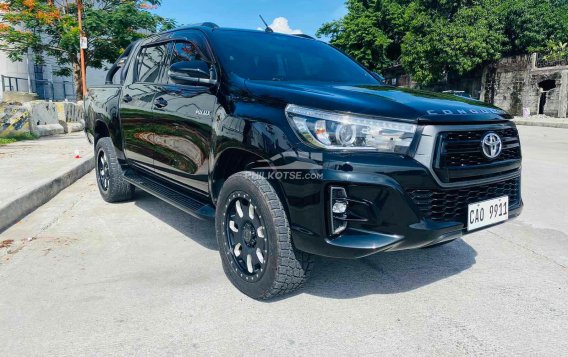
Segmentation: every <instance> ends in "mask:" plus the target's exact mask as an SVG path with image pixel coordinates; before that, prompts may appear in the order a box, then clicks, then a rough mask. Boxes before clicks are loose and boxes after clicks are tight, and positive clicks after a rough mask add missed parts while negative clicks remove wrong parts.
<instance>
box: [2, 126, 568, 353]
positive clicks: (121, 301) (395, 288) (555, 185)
mask: <svg viewBox="0 0 568 357" xmlns="http://www.w3.org/2000/svg"><path fill="white" fill-rule="evenodd" d="M520 131H521V138H522V141H523V144H524V157H525V161H524V166H523V170H524V176H523V194H524V200H525V204H526V208H525V211H524V213H523V215H522V216H521V217H520V218H519V219H517V220H515V221H512V222H509V223H506V224H504V225H499V226H496V227H494V228H491V229H489V230H485V231H482V232H479V233H475V234H472V235H469V236H467V237H465V238H464V239H463V240H458V241H455V242H453V243H451V244H449V245H446V246H443V247H439V248H437V249H426V250H417V251H406V252H396V253H385V254H379V255H374V256H371V257H368V258H365V259H361V260H352V261H351V260H333V259H324V258H318V260H317V261H316V262H317V266H316V268H315V271H314V274H313V277H312V279H311V280H310V281H309V283H308V284H307V286H306V287H305V288H304V289H303V290H302V291H300V292H299V293H297V294H295V295H292V296H288V297H286V298H282V299H279V300H274V301H271V302H257V301H253V300H250V299H248V298H247V297H245V296H243V295H242V294H240V293H239V292H238V291H237V290H236V289H235V288H233V286H232V285H231V284H230V283H229V282H228V280H227V279H226V278H225V276H224V275H223V272H222V269H221V263H220V259H219V255H218V253H217V250H216V241H215V237H214V230H213V226H212V225H211V224H208V223H205V222H202V221H198V220H196V219H193V218H192V217H190V216H188V215H187V214H184V213H183V212H181V211H179V210H177V209H175V208H173V207H170V206H168V205H167V204H165V203H162V202H161V201H159V200H157V199H155V198H153V197H151V196H149V195H147V194H144V193H140V192H139V193H138V194H137V198H136V200H135V201H133V202H127V203H123V204H114V205H112V204H106V203H104V202H103V201H102V199H100V198H99V194H98V191H97V188H96V186H95V181H94V174H92V173H91V174H89V175H88V176H87V177H85V178H83V179H82V180H80V181H78V182H77V183H76V184H74V185H72V186H71V187H69V188H68V189H66V190H65V191H63V192H62V193H60V194H59V195H58V196H57V197H56V198H54V199H53V200H51V201H50V202H49V203H48V204H46V205H45V206H43V207H42V208H40V209H39V210H37V211H36V212H34V213H33V214H31V215H30V216H28V217H27V218H26V219H25V220H24V221H22V222H20V223H19V224H17V225H16V226H14V227H13V228H11V229H10V230H8V231H5V232H4V233H3V234H1V235H0V242H1V241H4V240H14V242H13V243H11V245H10V246H9V247H4V248H0V355H1V356H14V355H42V356H45V355H57V356H61V355H73V356H76V355H152V356H156V355H190V356H195V355H235V356H238V355H260V354H264V355H290V354H292V355H344V356H347V355H351V356H352V355H382V356H384V355H421V356H422V355H440V356H456V355H503V356H504V355H506V356H510V355H527V356H528V355H530V356H534V355H543V356H551V355H556V356H558V355H565V354H566V351H567V350H568V294H567V292H568V269H567V268H568V208H567V205H566V202H568V189H567V187H566V185H567V184H568V179H567V177H568V130H565V129H549V128H535V127H522V128H520ZM8 243H9V242H8ZM8 243H5V245H6V244H8Z"/></svg>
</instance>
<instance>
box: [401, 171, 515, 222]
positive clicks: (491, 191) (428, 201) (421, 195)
mask: <svg viewBox="0 0 568 357" xmlns="http://www.w3.org/2000/svg"><path fill="white" fill-rule="evenodd" d="M408 195H409V196H410V198H412V200H413V201H414V203H415V204H416V205H417V206H418V208H419V209H420V211H421V212H422V214H423V215H424V216H425V217H426V218H429V219H432V220H434V221H458V222H462V223H464V224H465V222H466V218H467V217H466V216H467V206H468V204H470V203H475V202H481V201H485V200H489V199H492V198H497V197H501V196H509V207H510V208H511V209H514V208H516V207H518V206H519V205H520V203H521V179H520V177H518V178H514V179H511V180H507V181H502V182H498V183H492V184H488V185H482V186H473V187H468V188H459V189H447V190H445V189H440V190H408Z"/></svg>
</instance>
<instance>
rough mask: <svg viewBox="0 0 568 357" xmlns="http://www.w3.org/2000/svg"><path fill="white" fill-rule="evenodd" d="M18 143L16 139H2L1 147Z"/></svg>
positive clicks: (0, 140) (0, 139)
mask: <svg viewBox="0 0 568 357" xmlns="http://www.w3.org/2000/svg"><path fill="white" fill-rule="evenodd" d="M14 142H16V139H14V138H0V145H6V144H11V143H14Z"/></svg>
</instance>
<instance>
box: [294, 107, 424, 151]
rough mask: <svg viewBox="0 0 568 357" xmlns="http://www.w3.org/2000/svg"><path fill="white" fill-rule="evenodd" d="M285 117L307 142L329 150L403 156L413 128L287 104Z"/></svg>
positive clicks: (412, 125)
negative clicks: (373, 151) (370, 151)
mask: <svg viewBox="0 0 568 357" xmlns="http://www.w3.org/2000/svg"><path fill="white" fill-rule="evenodd" d="M286 116H287V117H288V120H289V121H290V123H291V124H292V127H293V128H294V129H295V130H296V132H297V133H298V134H299V136H300V137H301V138H302V139H304V140H305V141H306V142H308V143H310V144H312V145H315V146H318V147H321V148H324V149H329V150H344V149H355V150H373V149H374V150H377V151H382V152H392V153H397V154H406V153H407V152H408V149H409V147H410V144H411V143H412V140H413V139H414V134H415V133H416V125H414V124H407V123H401V122H396V121H387V120H381V119H380V118H374V117H366V116H363V115H352V114H341V113H335V112H331V111H326V110H319V109H311V108H305V107H300V106H297V105H293V104H290V105H288V106H287V107H286Z"/></svg>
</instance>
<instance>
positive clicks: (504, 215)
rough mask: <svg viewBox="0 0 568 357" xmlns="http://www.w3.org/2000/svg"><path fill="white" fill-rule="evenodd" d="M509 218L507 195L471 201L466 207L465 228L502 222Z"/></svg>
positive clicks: (475, 227)
mask: <svg viewBox="0 0 568 357" xmlns="http://www.w3.org/2000/svg"><path fill="white" fill-rule="evenodd" d="M507 219H509V196H503V197H499V198H494V199H491V200H487V201H483V202H478V203H472V204H470V205H468V209H467V230H468V231H472V230H474V229H478V228H481V227H485V226H489V225H492V224H495V223H499V222H503V221H506V220H507Z"/></svg>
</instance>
